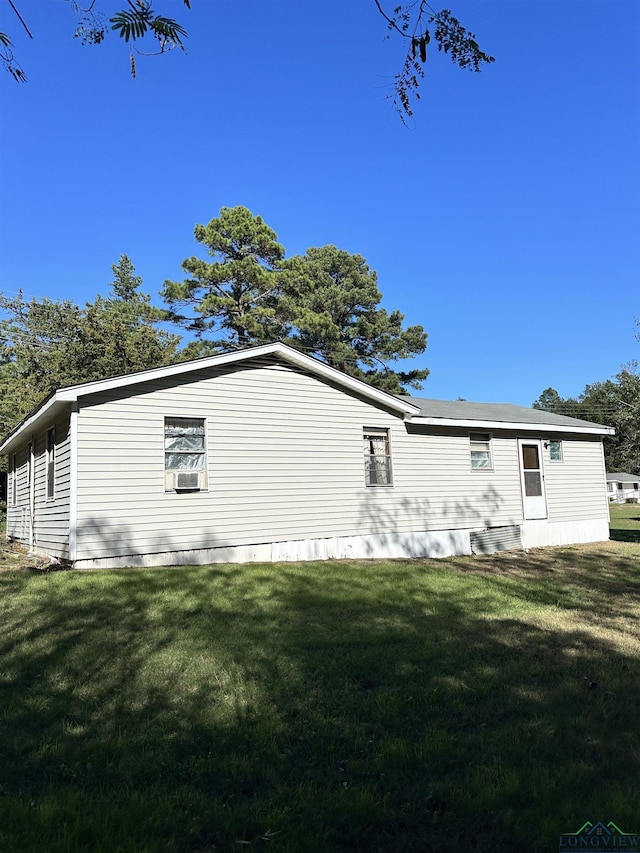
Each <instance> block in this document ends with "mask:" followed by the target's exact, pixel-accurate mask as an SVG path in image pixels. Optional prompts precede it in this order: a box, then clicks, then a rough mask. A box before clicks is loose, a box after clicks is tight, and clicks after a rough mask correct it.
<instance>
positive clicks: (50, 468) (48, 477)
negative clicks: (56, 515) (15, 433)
mask: <svg viewBox="0 0 640 853" xmlns="http://www.w3.org/2000/svg"><path fill="white" fill-rule="evenodd" d="M49 436H51V447H49ZM44 461H45V469H44V470H45V478H44V479H45V487H44V488H45V491H44V499H45V501H54V500H55V499H56V428H55V426H52V427H50V428H49V429H48V430H47V432H46V434H45V446H44ZM49 492H51V494H49Z"/></svg>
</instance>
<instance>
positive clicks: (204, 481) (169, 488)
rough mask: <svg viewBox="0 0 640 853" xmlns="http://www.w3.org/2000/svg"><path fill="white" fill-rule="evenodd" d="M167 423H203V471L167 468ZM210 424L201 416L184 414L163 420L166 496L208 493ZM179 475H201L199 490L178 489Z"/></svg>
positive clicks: (165, 417)
mask: <svg viewBox="0 0 640 853" xmlns="http://www.w3.org/2000/svg"><path fill="white" fill-rule="evenodd" d="M167 421H202V426H203V429H204V436H203V450H204V453H203V456H204V462H203V467H202V469H200V468H195V469H193V470H185V471H178V469H174V468H167V467H166V452H167V451H166V448H165V436H166V430H167ZM207 437H208V424H207V418H205V417H202V416H200V415H185V414H184V412H181V413H180V414H179V415H165V416H164V418H163V420H162V470H163V490H164V493H165V494H168V495H176V494H178V495H179V494H194V493H198V492H206V491H207V490H208V485H209V454H208V440H207ZM178 473H185V474H188V473H198V474H199V485H198V487H197V488H177V487H176V483H177V474H178Z"/></svg>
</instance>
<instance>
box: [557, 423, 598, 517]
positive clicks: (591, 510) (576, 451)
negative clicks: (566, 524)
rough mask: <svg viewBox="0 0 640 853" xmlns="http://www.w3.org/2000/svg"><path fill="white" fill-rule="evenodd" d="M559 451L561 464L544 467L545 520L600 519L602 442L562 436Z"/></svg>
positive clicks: (595, 439) (594, 439)
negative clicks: (547, 512) (561, 459)
mask: <svg viewBox="0 0 640 853" xmlns="http://www.w3.org/2000/svg"><path fill="white" fill-rule="evenodd" d="M562 450H563V463H564V464H562V465H546V466H545V469H544V471H545V483H546V488H547V507H548V510H549V521H565V520H569V521H573V520H577V519H596V518H600V517H601V516H602V504H603V503H605V504H606V500H607V499H606V494H605V489H604V484H603V483H602V478H603V474H602V472H603V470H604V461H603V449H602V441H600V440H599V439H597V438H593V439H591V440H590V439H588V438H585V439H581V440H575V439H572V438H570V437H566V438H564V439H563V442H562Z"/></svg>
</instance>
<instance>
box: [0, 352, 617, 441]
mask: <svg viewBox="0 0 640 853" xmlns="http://www.w3.org/2000/svg"><path fill="white" fill-rule="evenodd" d="M265 356H272V357H276V358H278V359H281V360H282V361H284V362H285V363H287V364H290V365H292V366H294V367H297V368H299V369H301V370H303V371H305V372H306V373H310V374H312V375H314V376H318V377H319V378H321V379H324V380H325V381H328V382H332V383H333V384H335V385H337V386H338V387H339V388H343V389H344V390H345V391H352V392H355V393H357V394H358V395H360V396H361V397H364V398H365V399H367V400H369V401H370V402H371V403H373V404H374V405H376V404H377V405H379V406H382V407H385V408H387V409H391V410H392V411H395V412H397V413H398V415H400V416H401V417H403V418H405V419H406V420H411V421H412V422H414V423H417V424H425V425H429V424H434V425H440V426H458V427H472V428H473V427H475V428H476V429H477V428H480V427H482V428H485V429H489V428H500V427H501V428H503V429H504V428H508V427H512V428H513V427H515V426H517V427H520V428H522V429H525V428H530V429H539V428H540V427H541V426H544V428H545V430H546V431H548V432H554V431H555V432H573V433H589V434H592V435H593V434H595V435H613V433H614V430H613V429H611V427H605V426H602V425H600V424H592V423H589V422H588V421H579V420H577V419H576V418H568V417H565V416H563V415H554V414H551V413H549V412H543V411H542V410H538V409H527V408H524V407H521V406H511V405H508V404H505V403H468V402H466V401H455V402H453V401H452V402H448V401H445V400H426V399H421V398H418V397H408V396H394V395H392V394H388V393H387V392H386V391H380V390H379V389H378V388H374V387H373V386H372V385H367V384H366V383H365V382H361V381H360V380H359V379H354V378H353V377H352V376H348V375H347V374H346V373H343V372H342V371H340V370H336V368H334V367H330V366H329V365H328V364H325V363H324V362H323V361H320V360H319V359H317V358H312V357H311V356H308V355H305V354H304V353H302V352H300V351H299V350H296V349H293V347H290V346H288V345H286V344H283V343H279V342H276V343H271V344H263V345H261V346H255V347H248V348H246V349H241V350H234V351H233V352H227V353H221V354H219V355H212V356H208V357H206V358H199V359H195V360H193V361H182V362H179V363H178V364H170V365H167V366H165V367H155V368H151V369H149V370H141V371H138V372H137V373H128V374H126V375H124V376H113V377H110V378H108V379H99V380H97V381H94V382H84V383H81V384H80V385H71V386H69V387H67V388H60V389H59V390H57V391H54V392H53V393H52V394H50V395H49V397H47V398H46V399H45V400H44V401H43V402H42V403H41V404H40V405H39V406H38V407H37V408H36V409H34V410H33V411H32V412H30V413H29V414H28V415H27V416H26V417H25V418H24V419H23V420H22V421H21V422H20V423H19V424H18V425H17V426H16V427H14V429H13V430H12V431H11V432H10V433H9V435H8V436H7V437H6V438H5V439H4V441H3V442H2V443H1V444H0V453H10V452H11V450H12V447H13V446H14V445H15V444H16V443H17V442H18V441H19V440H20V439H21V438H22V437H23V436H24V434H25V433H27V432H28V431H30V430H35V429H36V428H37V427H38V426H39V425H41V424H43V423H44V422H45V421H47V420H51V419H52V418H53V417H55V415H56V414H57V413H58V412H60V411H62V410H63V409H65V408H68V407H69V406H70V405H72V404H73V403H77V402H78V400H80V399H81V398H82V397H85V396H87V395H89V394H97V393H100V392H103V391H110V390H113V389H115V388H126V387H132V388H133V387H134V386H136V385H141V384H143V383H145V382H152V381H153V380H155V379H165V378H168V377H172V376H182V375H185V374H187V373H197V372H199V371H204V370H208V369H210V368H213V367H223V366H225V365H232V364H238V363H242V362H250V361H252V360H255V359H259V358H264V357H265Z"/></svg>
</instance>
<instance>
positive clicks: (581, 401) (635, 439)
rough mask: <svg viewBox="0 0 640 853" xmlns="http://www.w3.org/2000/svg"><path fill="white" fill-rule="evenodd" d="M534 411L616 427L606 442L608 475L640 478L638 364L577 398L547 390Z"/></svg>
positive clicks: (587, 387) (639, 380) (635, 363)
mask: <svg viewBox="0 0 640 853" xmlns="http://www.w3.org/2000/svg"><path fill="white" fill-rule="evenodd" d="M639 337H640V335H639ZM533 407H534V409H542V410H544V411H546V412H555V413H556V414H558V415H568V416H569V417H572V418H580V419H582V420H585V421H592V422H595V423H600V424H606V425H607V426H612V427H614V428H615V431H616V434H615V435H614V436H612V437H610V438H606V439H605V441H604V453H605V461H606V466H607V471H611V472H615V471H624V472H627V473H630V474H637V475H640V373H638V362H637V361H631V362H629V364H627V365H625V366H624V367H623V368H622V369H621V370H620V372H619V373H617V374H616V376H615V377H613V378H612V379H607V380H605V381H604V382H593V383H592V384H590V385H587V386H586V387H585V389H584V391H583V392H582V394H580V395H579V396H578V397H561V396H560V394H559V393H558V392H557V391H556V389H555V388H546V389H545V390H544V391H543V392H542V394H541V395H540V396H539V397H538V399H537V400H536V401H535V402H534V404H533Z"/></svg>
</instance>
